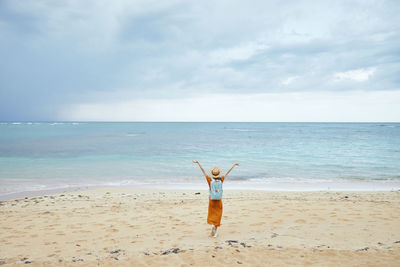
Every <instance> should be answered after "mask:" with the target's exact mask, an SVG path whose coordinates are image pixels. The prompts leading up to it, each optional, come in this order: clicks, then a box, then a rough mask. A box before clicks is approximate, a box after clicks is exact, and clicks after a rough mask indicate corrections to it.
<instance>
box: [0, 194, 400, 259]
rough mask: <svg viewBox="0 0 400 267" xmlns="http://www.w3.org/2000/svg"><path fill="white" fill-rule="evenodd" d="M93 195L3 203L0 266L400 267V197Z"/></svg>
mask: <svg viewBox="0 0 400 267" xmlns="http://www.w3.org/2000/svg"><path fill="white" fill-rule="evenodd" d="M223 203H224V215H223V218H222V222H221V223H222V225H221V228H220V229H219V232H218V237H216V238H213V237H210V236H209V233H210V229H211V227H210V226H209V225H207V224H206V216H207V207H208V192H207V191H187V190H185V191H178V190H174V191H170V190H140V191H139V190H133V189H121V188H110V189H94V190H87V191H79V192H69V193H62V194H56V195H48V196H40V197H29V198H24V199H17V200H8V201H3V202H0V215H1V221H0V229H1V231H0V264H4V265H8V264H10V265H15V264H17V265H24V266H43V265H48V266H54V265H57V266H77V265H81V266H97V265H103V266H111V265H113V266H115V265H117V266H148V265H154V266H161V265H162V266H221V265H222V266H228V265H229V266H231V265H239V266H240V265H243V266H265V265H272V266H285V265H288V266H292V265H300V266H338V265H341V266H399V263H400V223H399V222H400V191H387V192H265V191H228V190H226V191H225V192H224V200H223Z"/></svg>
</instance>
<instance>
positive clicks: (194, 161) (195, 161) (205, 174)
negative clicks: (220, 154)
mask: <svg viewBox="0 0 400 267" xmlns="http://www.w3.org/2000/svg"><path fill="white" fill-rule="evenodd" d="M192 161H193V163H197V164H199V167H200V169H201V171H202V172H203V173H204V176H207V173H206V172H205V171H204V169H203V167H201V165H200V162H198V161H197V160H192Z"/></svg>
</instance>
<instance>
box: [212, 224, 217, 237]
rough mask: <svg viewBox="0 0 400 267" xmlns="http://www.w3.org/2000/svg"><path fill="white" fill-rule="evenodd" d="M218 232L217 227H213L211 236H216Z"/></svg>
mask: <svg viewBox="0 0 400 267" xmlns="http://www.w3.org/2000/svg"><path fill="white" fill-rule="evenodd" d="M216 230H217V228H216V227H215V225H213V226H212V227H211V236H214V235H215V231H216Z"/></svg>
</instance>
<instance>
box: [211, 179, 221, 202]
mask: <svg viewBox="0 0 400 267" xmlns="http://www.w3.org/2000/svg"><path fill="white" fill-rule="evenodd" d="M210 199H211V200H220V199H222V182H221V180H214V181H212V182H211V186H210Z"/></svg>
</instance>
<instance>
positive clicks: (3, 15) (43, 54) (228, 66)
mask: <svg viewBox="0 0 400 267" xmlns="http://www.w3.org/2000/svg"><path fill="white" fill-rule="evenodd" d="M399 14H400V2H399V1H397V0H393V1H369V0H362V1H351V0H345V1H284V0H283V1H233V0H229V1H222V0H220V1H207V0H203V1H188V0H182V1H180V0H171V1H152V0H143V1H136V0H135V1H132V0H113V1H106V0H92V1H89V0H87V1H84V0H83V1H82V0H76V1H74V0H71V1H63V0H60V1H47V0H31V1H30V0H0V58H1V62H2V63H1V64H0V120H2V121H21V120H22V121H32V120H74V121H79V120H84V121H92V120H93V121H400V19H399V18H400V16H399Z"/></svg>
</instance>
